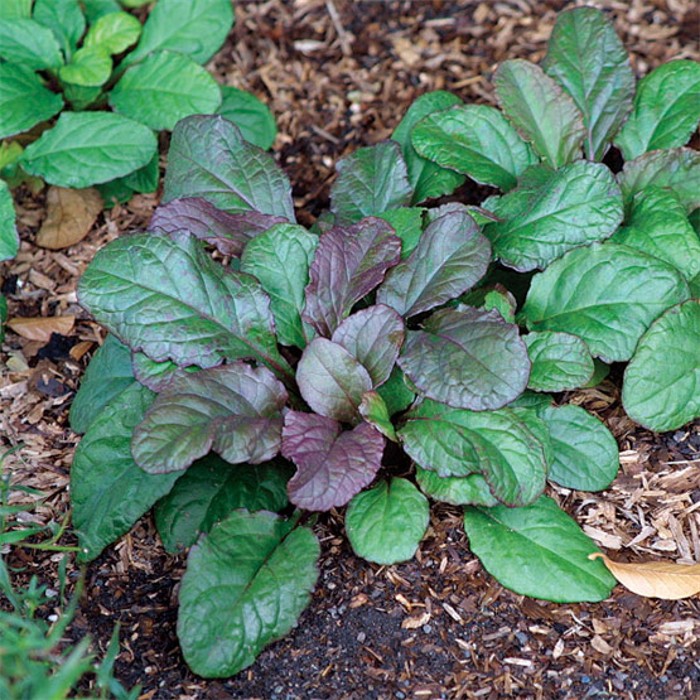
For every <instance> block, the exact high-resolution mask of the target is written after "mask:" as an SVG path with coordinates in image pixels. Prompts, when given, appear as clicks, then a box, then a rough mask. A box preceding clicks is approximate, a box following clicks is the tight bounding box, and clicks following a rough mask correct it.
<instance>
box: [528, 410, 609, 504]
mask: <svg viewBox="0 0 700 700" xmlns="http://www.w3.org/2000/svg"><path fill="white" fill-rule="evenodd" d="M538 414H539V416H540V418H542V420H543V421H544V422H545V423H546V424H547V428H549V434H550V439H551V441H552V462H551V464H550V465H549V478H550V479H551V480H552V481H555V482H556V483H557V484H559V485H560V486H564V487H565V488H569V489H579V490H580V491H602V490H603V489H606V488H607V487H608V486H610V484H611V483H612V481H613V479H614V478H615V476H616V475H617V470H618V469H619V468H620V460H619V455H618V447H617V442H616V441H615V438H614V437H613V436H612V434H611V433H610V431H609V430H608V429H607V428H606V427H605V425H604V424H603V423H602V422H601V421H600V420H598V419H597V418H596V417H595V416H593V415H591V414H590V413H588V411H586V410H585V409H583V408H581V407H580V406H573V405H568V406H552V407H548V408H545V409H543V410H540V411H538Z"/></svg>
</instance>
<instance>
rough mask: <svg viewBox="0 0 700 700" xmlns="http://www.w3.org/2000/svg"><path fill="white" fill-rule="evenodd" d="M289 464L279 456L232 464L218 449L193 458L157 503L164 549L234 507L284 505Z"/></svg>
mask: <svg viewBox="0 0 700 700" xmlns="http://www.w3.org/2000/svg"><path fill="white" fill-rule="evenodd" d="M292 471H293V470H292V469H291V468H290V467H289V466H288V465H287V464H285V463H283V462H281V461H280V462H267V463H266V464H259V465H255V466H250V465H246V464H240V465H238V466H236V467H232V466H231V465H230V464H229V463H228V462H224V461H223V460H222V459H220V458H219V457H217V456H216V455H209V456H207V457H204V458H202V459H200V460H198V461H197V462H195V463H194V464H193V465H192V466H191V467H190V468H189V469H188V470H187V471H186V472H185V473H184V474H183V475H182V476H181V477H180V478H179V479H178V480H177V481H176V482H175V486H173V488H172V491H170V493H169V494H167V495H166V496H164V497H163V498H161V499H160V501H158V503H156V506H155V508H154V518H155V523H156V527H157V528H158V534H159V535H160V538H161V540H163V546H164V547H165V549H166V551H167V552H170V553H172V554H174V553H175V552H177V551H179V550H182V549H186V548H187V547H190V546H191V545H193V544H194V543H195V540H196V539H197V537H198V535H199V533H200V532H209V531H210V530H211V528H212V526H213V525H214V524H215V523H217V522H219V521H220V520H223V519H224V518H225V517H226V516H227V515H229V513H231V512H232V511H234V510H236V509H237V508H245V509H246V510H249V511H251V512H253V511H258V510H267V511H270V512H273V513H275V512H278V511H280V510H283V509H284V508H285V507H286V506H287V481H288V480H289V477H290V476H291V472H292Z"/></svg>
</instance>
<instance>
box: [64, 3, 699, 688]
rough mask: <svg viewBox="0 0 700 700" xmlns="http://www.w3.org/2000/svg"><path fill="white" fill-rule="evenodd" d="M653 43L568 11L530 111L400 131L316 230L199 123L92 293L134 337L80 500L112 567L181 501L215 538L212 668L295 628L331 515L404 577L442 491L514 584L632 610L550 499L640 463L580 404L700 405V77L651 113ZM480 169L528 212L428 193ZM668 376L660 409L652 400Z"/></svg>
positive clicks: (457, 118)
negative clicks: (647, 61)
mask: <svg viewBox="0 0 700 700" xmlns="http://www.w3.org/2000/svg"><path fill="white" fill-rule="evenodd" d="M623 54H624V51H623V50H622V47H621V45H620V42H619V40H618V38H617V37H616V35H615V33H614V31H613V29H612V27H611V25H610V24H609V23H608V22H607V20H606V19H605V17H604V15H602V14H601V13H599V12H598V11H595V10H592V9H590V8H584V9H578V10H574V11H572V12H568V13H565V14H563V15H562V16H561V17H560V19H559V21H558V22H557V25H556V27H555V30H554V35H553V37H552V41H551V43H550V49H549V53H548V55H547V59H546V62H545V68H546V71H545V70H543V69H541V68H538V67H537V66H534V65H531V64H529V63H526V62H522V61H516V62H510V61H509V62H506V63H505V64H503V66H501V68H500V69H499V71H498V74H497V76H496V84H497V89H498V97H499V100H500V102H501V104H502V105H503V111H499V110H498V109H496V108H492V107H487V106H483V105H466V106H465V105H463V104H461V102H460V101H459V100H458V98H456V97H455V96H453V95H450V94H448V93H444V92H437V93H432V94H429V95H425V96H423V97H422V98H420V99H419V100H418V101H417V102H416V103H415V104H414V105H413V106H412V107H411V109H410V110H409V111H408V113H407V114H406V115H405V117H404V119H403V120H402V121H401V123H400V124H399V126H398V127H397V129H396V131H395V132H394V134H393V138H392V140H390V141H387V142H384V143H380V144H377V145H375V146H372V147H369V148H362V149H359V150H358V151H357V152H356V153H355V154H353V155H351V156H350V157H348V158H346V159H344V160H342V161H341V162H340V163H339V164H338V177H337V180H336V182H335V184H334V186H333V188H332V191H331V206H330V211H329V212H328V213H327V214H325V215H324V216H322V217H321V218H320V219H319V221H318V222H317V225H316V227H315V228H314V230H307V229H306V228H304V227H302V226H300V225H298V224H297V223H296V219H295V213H294V209H293V205H292V199H291V187H290V183H289V181H288V180H287V178H286V176H285V174H284V173H283V172H282V171H281V170H280V169H279V168H278V167H277V166H276V164H275V162H274V160H273V158H272V157H271V156H270V155H268V154H266V153H264V152H263V151H261V150H260V149H258V148H256V147H254V146H252V145H250V144H248V143H246V142H245V140H244V139H243V138H242V136H241V133H240V131H239V130H238V129H237V128H236V127H235V126H234V125H233V124H232V123H230V122H228V121H227V120H225V119H223V118H221V117H207V116H192V117H188V118H186V119H184V120H183V121H181V122H179V123H178V125H177V126H176V128H175V130H174V132H173V137H172V141H171V146H170V152H169V156H168V172H167V174H166V178H165V186H164V196H163V200H162V203H161V205H160V206H159V208H158V209H157V210H156V212H155V214H154V217H153V219H152V221H151V224H150V227H149V230H148V231H146V232H144V233H137V234H134V235H129V236H125V237H122V238H120V239H118V240H116V241H114V242H112V243H110V244H109V245H108V246H107V247H106V248H104V249H103V250H102V251H100V252H99V253H98V254H97V256H96V257H95V259H94V261H93V262H92V263H91V265H90V266H89V267H88V269H87V270H86V272H85V274H84V276H83V278H82V280H81V282H80V285H79V289H78V296H79V300H80V303H81V304H82V305H83V306H84V307H85V308H86V309H87V310H88V311H89V312H90V313H91V314H92V315H93V316H94V317H95V318H96V319H97V320H98V321H99V322H100V323H102V324H103V325H104V326H105V327H106V328H107V329H108V330H109V332H110V335H109V336H108V337H107V340H106V342H105V343H104V345H103V346H102V347H101V348H100V350H99V351H98V352H97V353H96V355H95V357H94V358H93V360H92V362H91V364H90V366H89V367H88V369H87V371H86V374H85V377H84V380H83V383H82V386H81V388H80V391H79V392H78V394H77V396H76V398H75V401H74V403H73V406H72V409H71V424H72V426H73V428H74V429H75V430H76V431H78V432H84V433H85V436H84V437H83V439H82V442H81V443H80V446H79V448H78V450H77V452H76V455H75V460H74V463H73V467H72V470H71V493H72V499H73V509H74V512H73V522H74V525H75V527H76V528H77V530H78V533H79V537H80V544H81V546H82V547H83V555H82V556H83V558H84V559H87V560H90V559H93V558H95V557H96V556H98V555H99V554H100V552H101V551H102V550H103V548H104V547H105V546H107V545H108V544H109V543H111V542H113V541H114V540H115V539H116V538H118V537H119V536H121V535H122V534H124V533H125V532H126V531H127V530H128V529H129V528H130V527H131V525H132V524H133V523H134V522H135V521H136V520H137V519H138V518H139V517H141V515H143V514H144V513H146V512H147V511H148V510H150V509H151V508H154V515H155V522H156V525H157V528H158V531H159V533H160V535H161V538H162V540H163V543H164V545H165V547H166V549H167V550H168V551H171V552H176V551H179V550H182V549H186V548H190V549H189V556H188V562H187V571H186V573H185V575H184V577H183V580H182V584H181V587H180V594H179V596H180V610H179V619H178V635H179V639H180V642H181V645H182V649H183V653H184V656H185V659H186V661H187V663H188V664H189V665H190V666H191V668H192V669H193V670H194V671H195V672H196V673H198V674H200V675H204V676H227V675H231V674H234V673H236V672H238V671H239V670H241V669H243V668H245V667H246V666H247V665H249V664H251V663H252V662H253V660H254V659H255V657H256V655H257V654H258V653H259V652H260V651H261V650H262V648H263V647H264V646H265V645H266V644H268V643H269V642H270V641H272V640H274V639H277V638H279V637H280V636H282V635H284V634H286V633H287V632H288V631H289V630H290V629H291V628H292V627H293V625H294V624H295V623H296V621H297V619H298V616H299V614H300V613H301V611H302V610H303V609H304V607H305V606H306V605H307V603H308V601H309V598H310V595H311V591H312V589H313V587H314V585H315V581H316V578H317V568H316V561H317V558H318V554H319V543H318V541H317V540H316V537H315V535H314V533H313V531H312V529H311V525H312V524H313V522H314V518H315V517H316V516H315V515H314V514H315V513H317V512H323V511H329V510H331V509H334V508H342V507H345V506H347V508H346V510H345V526H346V532H347V535H348V539H349V542H350V545H351V546H352V548H353V550H354V551H355V552H356V553H357V554H358V555H359V556H361V557H363V558H365V559H367V560H369V561H373V562H377V563H381V564H391V563H394V562H398V561H403V560H406V559H409V558H410V557H412V556H413V554H414V553H415V551H416V549H417V547H418V546H419V543H420V540H421V539H422V537H423V535H424V533H425V531H426V528H427V525H428V518H429V499H432V500H435V501H443V502H447V503H451V504H455V505H460V506H464V507H465V514H464V525H465V530H466V533H467V535H468V537H469V542H470V546H471V549H472V551H473V552H474V553H475V554H476V555H477V556H478V557H479V558H480V560H481V562H482V563H483V565H484V567H485V568H486V569H487V570H488V571H489V572H490V573H491V574H492V575H494V576H495V577H496V578H497V579H498V580H499V581H501V582H502V583H503V584H504V585H506V586H507V587H509V588H511V589H513V590H515V591H517V592H519V593H522V594H526V595H530V596H535V597H539V598H546V599H550V600H554V601H581V600H591V601H595V600H602V599H604V598H605V597H607V596H608V595H609V593H610V590H611V589H612V586H613V585H614V579H613V578H612V577H611V575H610V574H609V573H608V571H607V570H606V569H605V568H604V566H603V565H602V563H601V562H600V561H598V560H596V561H590V560H588V558H587V556H588V554H590V553H592V552H593V551H595V549H596V547H595V545H594V543H593V542H592V541H591V540H589V539H588V537H586V536H585V535H584V534H583V532H582V531H581V530H580V529H579V527H578V525H577V524H576V523H575V521H574V520H572V519H571V518H570V517H569V516H568V515H567V514H566V513H564V511H562V510H561V509H560V508H559V507H558V506H557V504H556V502H555V501H554V500H553V499H551V498H549V497H547V496H545V495H543V492H544V490H545V487H546V484H547V481H548V480H549V481H551V482H554V483H556V484H559V485H561V486H564V487H566V488H572V489H581V490H601V489H604V488H606V487H607V486H608V485H609V484H610V483H611V481H612V480H613V479H614V477H615V475H616V473H617V470H618V466H619V464H618V451H617V445H616V442H615V440H614V438H613V436H612V435H611V434H610V432H609V431H608V430H607V428H606V427H605V426H604V425H603V424H602V423H601V422H600V421H599V420H598V419H597V418H595V417H594V416H592V415H590V414H589V413H587V412H586V411H585V410H584V409H582V408H581V407H579V406H576V405H572V404H568V405H567V404H564V405H559V404H560V403H561V401H560V399H561V394H562V392H566V391H569V390H572V389H575V388H577V387H580V386H586V385H591V384H594V383H596V382H597V381H600V379H601V377H602V376H604V374H605V370H606V367H607V365H608V364H609V363H610V362H623V361H626V360H629V359H630V358H632V360H631V362H630V363H629V365H628V366H627V369H626V377H625V393H624V396H625V405H626V406H627V408H628V410H629V411H630V414H631V415H633V417H635V418H637V419H639V420H641V422H643V423H645V424H647V425H650V426H651V427H653V428H656V429H666V428H667V427H668V426H670V427H677V426H679V425H682V424H683V423H684V422H686V421H689V420H691V419H692V418H693V417H694V416H697V415H698V413H699V410H698V405H697V389H696V388H695V387H696V386H697V381H698V376H699V375H700V358H699V357H698V343H697V337H698V327H699V325H700V304H699V303H698V300H697V298H694V297H693V294H695V295H697V291H695V292H693V291H691V290H693V289H695V290H697V279H696V275H697V270H695V269H694V268H691V265H693V264H695V263H697V260H698V257H697V252H696V251H697V249H698V246H699V245H700V244H699V243H698V238H697V233H696V231H695V230H694V229H693V227H692V224H691V223H690V221H691V219H689V218H688V213H689V212H692V210H693V209H695V208H696V207H697V206H698V205H699V204H700V202H698V201H697V196H698V191H699V190H698V188H697V186H696V185H697V181H698V177H699V175H700V159H698V157H697V154H695V153H694V152H693V151H690V150H688V149H684V148H682V147H681V146H682V143H679V141H681V142H683V143H684V142H685V140H686V139H687V138H688V137H689V136H690V133H691V130H692V127H694V125H695V124H696V123H697V117H698V115H697V113H696V109H697V108H696V104H695V101H694V100H686V99H685V97H684V96H685V95H686V94H687V93H688V92H693V91H695V92H697V86H698V82H697V66H696V65H695V64H690V63H688V62H678V63H677V64H669V65H670V67H663V68H661V69H659V71H660V73H659V72H654V73H652V74H650V75H649V76H648V77H647V78H645V79H644V80H643V81H641V82H640V84H639V86H638V87H637V89H636V97H635V81H634V78H633V75H632V72H631V69H630V67H629V65H628V61H627V57H626V56H625V55H623ZM571 55H575V56H577V57H580V56H584V57H588V56H590V57H591V60H590V63H586V62H585V61H584V62H583V63H580V64H579V63H576V66H578V67H573V66H574V64H573V63H572V62H571V61H570V60H568V58H569V57H570V56H571ZM577 60H578V59H577ZM687 74H690V75H691V77H692V76H695V77H694V78H693V79H692V81H691V82H690V83H687V82H686V81H687V80H688V78H687ZM661 78H663V79H664V80H663V81H662V82H664V84H665V81H666V80H668V81H670V84H669V86H667V88H666V90H667V94H668V95H670V96H671V98H669V99H666V100H665V101H664V102H663V105H662V108H660V107H659V106H658V99H659V98H658V97H654V95H655V94H656V93H655V90H656V89H657V88H655V86H658V83H659V81H660V79H661ZM693 81H694V82H693ZM665 94H666V93H665ZM545 106H546V109H545ZM689 111H690V112H691V113H692V114H691V116H690V117H689V116H688V114H687V113H688V112H689ZM691 117H692V118H691ZM625 120H626V121H625ZM691 122H692V124H691ZM623 124H624V126H623ZM632 134H634V136H632ZM613 139H615V140H616V142H617V143H619V144H620V146H621V147H622V148H623V152H625V155H626V156H628V157H629V158H631V160H629V162H628V163H627V164H626V165H625V167H624V169H623V170H622V172H621V173H620V174H617V175H616V174H614V173H613V172H612V171H611V170H610V169H609V168H608V167H607V166H606V165H604V164H602V163H601V162H598V160H597V159H600V158H601V157H602V156H603V155H604V154H605V153H606V151H607V149H608V147H609V145H610V142H611V141H613ZM628 143H629V144H636V145H629V146H628V145H627V144H628ZM640 143H643V144H644V146H640V145H639V144H640ZM640 148H642V149H643V150H644V151H646V150H647V149H649V148H652V149H655V150H652V151H651V152H649V153H646V152H644V153H639V152H638V151H639V149H640ZM629 149H631V150H629ZM660 149H663V150H660ZM584 154H585V157H583V156H584ZM467 176H468V177H470V178H472V179H473V180H476V181H477V182H480V183H486V184H490V185H492V186H494V187H497V188H499V189H500V190H501V192H502V194H500V195H497V196H493V197H490V198H489V199H487V200H486V201H484V202H482V203H480V206H474V205H466V204H462V203H460V202H459V201H448V202H447V203H442V204H440V205H437V206H435V205H431V204H430V203H426V202H428V200H434V199H435V198H437V197H441V196H444V195H452V193H453V192H455V190H456V189H457V188H458V187H459V186H460V185H461V184H462V183H463V182H464V181H465V179H466V177H467ZM658 198H661V199H664V204H663V207H661V208H659V209H657V207H660V205H658V204H654V202H655V201H657V199H658ZM455 199H457V197H456V196H452V200H455ZM642 206H644V207H646V208H647V209H646V211H647V213H646V214H643V215H642V214H640V213H639V211H640V210H639V207H642ZM650 211H652V212H653V213H654V216H651V215H650V214H649V212H650ZM668 217H673V218H672V221H673V222H675V223H674V224H673V226H669V225H667V224H668V222H669V220H671V219H669V218H668ZM654 222H656V223H654ZM676 224H677V227H678V231H676V228H675V227H676ZM671 232H674V233H673V234H672V233H671ZM676 233H677V234H678V236H680V238H677V237H676ZM667 238H668V240H667ZM647 240H652V241H653V242H654V243H653V244H651V243H644V242H643V241H647ZM669 240H672V241H673V244H671V243H669ZM679 240H682V241H683V245H685V246H686V248H685V250H687V251H688V252H687V254H684V256H682V259H678V260H676V259H675V258H674V257H673V255H672V252H673V251H675V250H676V246H677V245H680V244H679V243H677V241H679ZM667 243H669V244H668V245H667ZM645 247H650V249H645V250H641V249H640V248H645ZM209 248H214V249H215V250H216V251H217V255H216V256H214V257H212V256H211V255H210V254H209V251H208V249H209ZM222 261H223V264H222ZM682 266H684V267H682ZM671 359H673V362H676V361H677V362H679V363H681V364H680V369H679V368H678V367H677V366H675V365H673V366H672V363H671ZM635 373H636V374H635ZM640 373H641V375H645V373H646V375H645V376H646V377H647V379H642V378H640ZM645 381H651V382H653V383H654V387H655V389H654V397H653V398H652V401H655V402H656V403H654V405H653V407H652V409H651V410H650V413H651V414H653V416H654V419H653V420H643V419H642V418H641V417H640V416H639V414H638V413H635V411H634V409H633V408H632V406H633V405H637V404H639V403H640V401H639V399H635V398H634V397H635V396H639V395H640V392H641V393H643V387H644V386H645V383H644V382H645ZM553 393H555V394H557V395H558V397H556V399H557V400H555V397H554V396H553V395H552V394H553ZM680 395H682V396H685V397H686V400H685V401H684V402H682V405H679V403H681V402H679V396H680ZM630 396H632V397H633V399H632V400H631V399H630ZM688 397H689V398H690V400H689V399H688ZM693 401H694V402H695V403H693ZM657 416H663V418H657ZM657 420H658V421H659V423H657ZM658 425H660V426H661V427H658ZM224 613H225V614H224Z"/></svg>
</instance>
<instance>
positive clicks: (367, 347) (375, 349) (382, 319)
mask: <svg viewBox="0 0 700 700" xmlns="http://www.w3.org/2000/svg"><path fill="white" fill-rule="evenodd" d="M405 335H406V332H405V330H404V325H403V320H402V319H401V316H399V315H398V314H397V313H396V311H394V310H393V309H390V308H389V307H388V306H385V305H384V304H377V305H376V306H370V307H369V308H367V309H362V310H361V311H358V312H357V313H354V314H352V316H348V317H347V318H346V319H345V320H344V321H343V322H342V323H341V324H340V325H339V326H338V328H336V330H335V332H334V333H333V336H332V337H331V340H332V341H333V342H334V343H338V345H342V346H343V347H344V348H345V349H346V350H347V351H348V352H349V353H350V354H351V355H353V356H354V357H356V358H357V359H358V360H359V361H360V362H361V363H362V365H363V366H364V367H365V369H366V370H367V371H368V372H369V376H370V377H372V386H373V387H374V388H376V387H378V386H379V385H380V384H384V382H385V381H386V380H387V379H389V375H390V374H391V370H392V369H393V367H394V365H395V364H396V358H397V357H398V356H399V349H400V348H401V345H402V344H403V341H404V337H405Z"/></svg>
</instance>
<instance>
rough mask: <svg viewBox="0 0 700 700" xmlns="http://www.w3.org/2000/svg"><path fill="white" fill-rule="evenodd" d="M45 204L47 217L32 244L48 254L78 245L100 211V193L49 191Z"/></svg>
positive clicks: (92, 190)
mask: <svg viewBox="0 0 700 700" xmlns="http://www.w3.org/2000/svg"><path fill="white" fill-rule="evenodd" d="M46 204H47V208H48V213H47V215H46V218H45V219H44V223H43V224H42V225H41V228H40V229H39V233H38V234H37V236H36V243H37V245H40V246H41V247H42V248H49V249H51V250H59V249H60V248H67V247H68V246H71V245H75V244H76V243H78V241H82V240H83V238H85V236H87V234H88V231H90V228H91V227H92V225H93V224H94V223H95V219H96V218H97V215H98V214H99V213H100V212H101V211H102V208H103V204H102V197H101V196H100V193H99V192H98V191H97V190H96V189H94V188H92V187H90V188H89V189H86V190H69V189H65V188H63V187H50V188H49V193H48V195H47V197H46Z"/></svg>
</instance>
